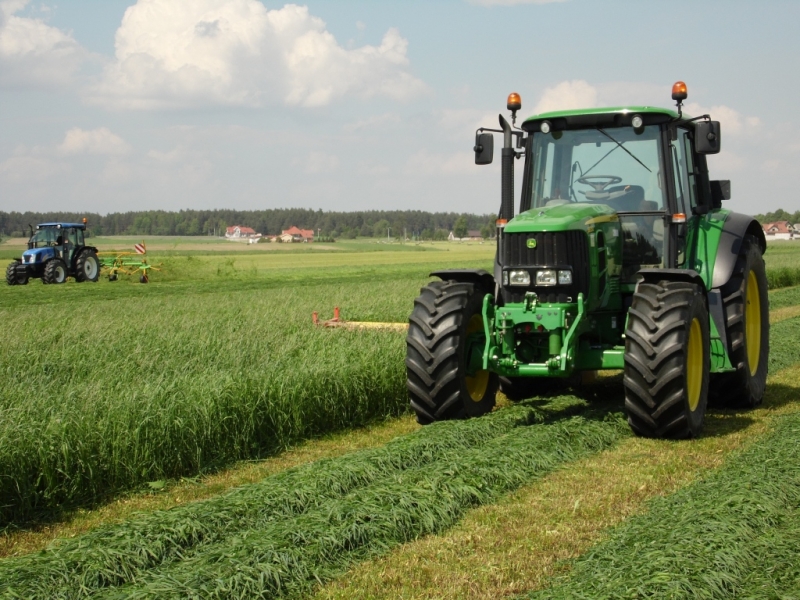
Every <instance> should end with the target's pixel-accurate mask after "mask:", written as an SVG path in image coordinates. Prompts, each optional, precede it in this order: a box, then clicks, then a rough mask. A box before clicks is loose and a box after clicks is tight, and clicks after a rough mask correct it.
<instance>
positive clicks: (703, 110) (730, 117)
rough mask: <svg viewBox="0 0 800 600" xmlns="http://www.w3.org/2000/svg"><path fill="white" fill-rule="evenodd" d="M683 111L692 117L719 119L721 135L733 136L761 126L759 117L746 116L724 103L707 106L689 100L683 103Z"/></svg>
mask: <svg viewBox="0 0 800 600" xmlns="http://www.w3.org/2000/svg"><path fill="white" fill-rule="evenodd" d="M684 112H685V113H686V114H688V115H692V116H693V117H699V116H700V115H709V116H710V117H711V118H712V119H714V120H715V121H719V123H720V127H721V128H722V135H723V136H724V135H725V134H729V135H734V136H736V135H740V134H749V133H752V132H754V131H755V130H756V129H758V128H760V127H761V119H759V118H758V117H746V116H744V115H743V114H742V113H740V112H739V111H737V110H735V109H733V108H731V107H729V106H724V105H719V106H712V107H711V108H707V107H704V106H701V105H699V104H697V103H696V102H689V103H688V104H685V105H684ZM723 139H724V138H723Z"/></svg>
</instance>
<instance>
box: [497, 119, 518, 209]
mask: <svg viewBox="0 0 800 600" xmlns="http://www.w3.org/2000/svg"><path fill="white" fill-rule="evenodd" d="M500 127H501V128H502V130H503V152H502V155H501V156H502V158H501V163H500V178H501V187H500V216H499V218H500V220H501V221H510V220H511V219H513V218H514V158H515V156H516V154H515V152H514V142H513V137H514V136H513V135H511V125H509V124H508V121H506V120H505V118H504V117H503V115H500Z"/></svg>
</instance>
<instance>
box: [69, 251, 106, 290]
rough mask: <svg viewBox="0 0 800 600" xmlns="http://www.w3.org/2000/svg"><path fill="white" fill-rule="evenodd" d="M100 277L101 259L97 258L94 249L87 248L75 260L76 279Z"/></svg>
mask: <svg viewBox="0 0 800 600" xmlns="http://www.w3.org/2000/svg"><path fill="white" fill-rule="evenodd" d="M99 277H100V261H99V260H98V258H97V254H95V252H94V250H90V249H89V248H86V249H85V250H83V251H82V252H81V253H80V255H79V256H78V260H77V261H75V280H76V281H78V282H82V281H97V279H98V278H99Z"/></svg>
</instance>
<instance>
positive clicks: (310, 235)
mask: <svg viewBox="0 0 800 600" xmlns="http://www.w3.org/2000/svg"><path fill="white" fill-rule="evenodd" d="M281 241H283V242H313V241H314V230H313V229H299V228H298V227H295V226H294V225H292V226H291V227H289V229H284V230H283V231H281Z"/></svg>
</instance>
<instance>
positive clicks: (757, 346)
mask: <svg viewBox="0 0 800 600" xmlns="http://www.w3.org/2000/svg"><path fill="white" fill-rule="evenodd" d="M720 291H721V292H722V307H723V310H724V312H725V328H726V337H727V339H728V356H729V357H730V359H731V364H732V365H733V366H734V367H735V368H736V371H735V372H733V373H720V374H719V375H716V376H714V378H713V382H714V389H715V390H716V392H717V393H716V399H717V403H718V404H720V405H723V406H730V407H742V408H753V407H754V406H757V405H758V404H760V403H761V400H762V399H763V398H764V390H765V389H766V387H767V371H768V362H769V294H768V293H767V271H766V268H765V266H764V258H763V257H762V256H761V250H760V248H759V246H758V242H757V241H756V239H755V238H754V237H752V236H747V237H745V239H744V244H743V246H742V251H741V253H740V254H739V258H738V259H737V261H736V267H735V268H734V272H733V275H732V276H731V278H730V280H729V281H728V283H726V284H725V285H724V286H722V288H721V290H720Z"/></svg>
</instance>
